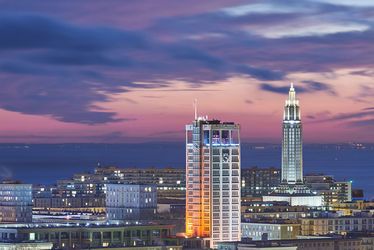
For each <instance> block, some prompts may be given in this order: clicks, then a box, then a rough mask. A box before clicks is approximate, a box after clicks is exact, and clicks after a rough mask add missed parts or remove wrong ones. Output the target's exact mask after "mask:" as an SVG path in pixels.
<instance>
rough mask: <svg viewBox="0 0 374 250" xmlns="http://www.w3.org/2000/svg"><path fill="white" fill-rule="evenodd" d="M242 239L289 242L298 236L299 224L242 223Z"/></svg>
mask: <svg viewBox="0 0 374 250" xmlns="http://www.w3.org/2000/svg"><path fill="white" fill-rule="evenodd" d="M241 230H242V238H251V239H252V240H289V239H296V236H298V235H300V224H298V223H287V222H272V223H269V222H261V221H258V222H242V225H241Z"/></svg>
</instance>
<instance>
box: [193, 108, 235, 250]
mask: <svg viewBox="0 0 374 250" xmlns="http://www.w3.org/2000/svg"><path fill="white" fill-rule="evenodd" d="M186 236H187V237H200V238H206V239H205V244H206V246H208V247H210V248H216V246H217V242H220V241H239V240H240V140H239V125H238V124H235V123H232V122H220V121H218V120H208V119H207V118H206V117H197V116H196V115H195V120H194V121H193V122H192V124H190V125H187V126H186Z"/></svg>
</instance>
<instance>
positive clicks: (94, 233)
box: [0, 223, 181, 250]
mask: <svg viewBox="0 0 374 250" xmlns="http://www.w3.org/2000/svg"><path fill="white" fill-rule="evenodd" d="M173 228H174V226H173V225H121V224H119V225H117V224H106V223H103V224H96V223H93V224H90V223H84V224H76V223H72V224H61V223H49V224H39V225H35V224H34V225H24V224H13V225H0V241H2V242H12V241H13V242H39V243H42V242H49V243H52V244H53V248H52V249H102V248H109V247H111V248H115V249H127V247H131V248H130V249H137V247H138V248H139V247H148V248H149V249H160V248H152V247H156V246H168V247H167V248H166V247H165V248H163V249H173V250H176V249H181V247H178V244H177V243H178V242H177V240H176V239H175V238H172V237H171V236H172V230H173ZM6 249H9V248H6ZM17 249H29V248H17ZM140 249H142V248H140ZM145 249H147V248H145ZM161 249H162V248H161Z"/></svg>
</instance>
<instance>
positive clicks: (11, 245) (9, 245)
mask: <svg viewBox="0 0 374 250" xmlns="http://www.w3.org/2000/svg"><path fill="white" fill-rule="evenodd" d="M52 247H53V244H52V243H50V242H33V241H31V242H30V241H26V242H12V241H10V242H1V241H0V250H49V249H53V248H52Z"/></svg>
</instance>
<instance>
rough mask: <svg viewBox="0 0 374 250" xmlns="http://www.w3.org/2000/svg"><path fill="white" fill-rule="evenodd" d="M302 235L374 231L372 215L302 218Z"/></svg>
mask: <svg viewBox="0 0 374 250" xmlns="http://www.w3.org/2000/svg"><path fill="white" fill-rule="evenodd" d="M300 224H301V235H306V236H308V235H327V234H347V233H349V232H365V231H369V232H370V231H371V232H373V231H374V226H373V224H374V217H373V216H372V215H370V216H368V215H360V214H359V215H355V216H342V217H330V218H324V217H321V218H301V219H300Z"/></svg>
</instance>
